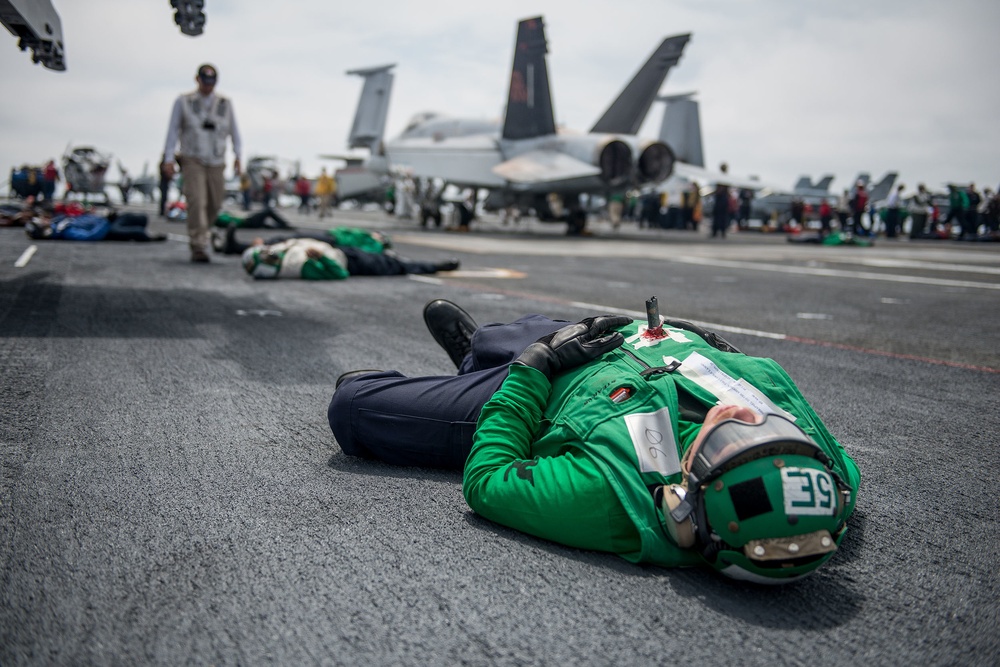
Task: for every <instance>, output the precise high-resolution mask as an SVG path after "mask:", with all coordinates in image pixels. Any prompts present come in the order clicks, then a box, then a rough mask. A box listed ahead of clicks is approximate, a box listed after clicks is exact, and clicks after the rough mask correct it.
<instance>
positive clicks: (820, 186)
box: [813, 174, 833, 192]
mask: <svg viewBox="0 0 1000 667" xmlns="http://www.w3.org/2000/svg"><path fill="white" fill-rule="evenodd" d="M831 183H833V176H831V175H830V174H827V175H826V176H824V177H823V178H821V179H819V182H817V183H814V184H813V189H814V190H822V191H823V192H829V191H830V184H831Z"/></svg>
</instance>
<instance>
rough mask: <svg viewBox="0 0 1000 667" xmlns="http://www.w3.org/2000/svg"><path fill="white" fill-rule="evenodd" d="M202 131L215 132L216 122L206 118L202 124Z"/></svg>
mask: <svg viewBox="0 0 1000 667" xmlns="http://www.w3.org/2000/svg"><path fill="white" fill-rule="evenodd" d="M201 129H203V130H208V131H209V132H212V131H214V130H215V121H214V120H212V119H211V118H206V119H205V120H203V121H202V123H201Z"/></svg>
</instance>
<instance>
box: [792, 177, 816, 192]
mask: <svg viewBox="0 0 1000 667" xmlns="http://www.w3.org/2000/svg"><path fill="white" fill-rule="evenodd" d="M814 189H815V186H814V185H813V181H812V178H811V177H809V176H799V180H797V181H795V185H793V186H792V190H814Z"/></svg>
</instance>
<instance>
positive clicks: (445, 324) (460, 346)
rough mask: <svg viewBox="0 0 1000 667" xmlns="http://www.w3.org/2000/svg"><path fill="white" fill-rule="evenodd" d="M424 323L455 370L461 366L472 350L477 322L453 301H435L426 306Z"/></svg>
mask: <svg viewBox="0 0 1000 667" xmlns="http://www.w3.org/2000/svg"><path fill="white" fill-rule="evenodd" d="M424 323H425V324H427V329H428V330H429V331H430V332H431V335H432V336H434V340H436V341H437V344H438V345H440V346H441V347H442V348H443V349H444V351H445V352H447V353H448V357H449V358H450V359H451V361H452V363H453V364H455V368H458V367H459V366H461V365H462V359H464V358H465V356H466V355H467V354H469V351H470V350H471V349H472V342H471V341H472V334H473V333H475V331H476V329H477V328H478V327H477V325H476V321H475V320H473V319H472V317H471V316H470V315H469V314H468V313H467V312H465V311H464V310H462V309H461V308H459V307H458V306H456V305H455V304H453V303H452V302H451V301H445V300H444V299H435V300H434V301H431V302H430V303H428V304H427V305H426V306H424Z"/></svg>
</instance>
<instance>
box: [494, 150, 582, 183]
mask: <svg viewBox="0 0 1000 667" xmlns="http://www.w3.org/2000/svg"><path fill="white" fill-rule="evenodd" d="M492 171H493V173H494V174H496V175H497V176H500V177H501V178H503V179H504V180H506V181H508V182H509V183H511V184H512V185H514V186H515V187H517V186H521V187H525V188H527V189H532V188H531V186H532V185H534V184H542V183H553V182H561V181H573V180H577V179H582V178H591V177H594V176H600V174H601V170H600V168H599V167H595V166H594V165H592V164H588V163H586V162H584V161H582V160H577V159H576V158H574V157H570V156H569V155H566V154H565V153H559V152H556V151H547V150H533V151H528V152H527V153H523V154H521V155H518V156H517V157H515V158H511V159H510V160H507V161H506V162H501V163H500V164H498V165H497V166H495V167H493V170H492Z"/></svg>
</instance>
